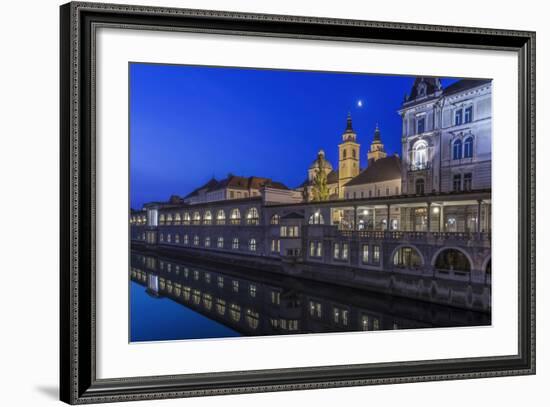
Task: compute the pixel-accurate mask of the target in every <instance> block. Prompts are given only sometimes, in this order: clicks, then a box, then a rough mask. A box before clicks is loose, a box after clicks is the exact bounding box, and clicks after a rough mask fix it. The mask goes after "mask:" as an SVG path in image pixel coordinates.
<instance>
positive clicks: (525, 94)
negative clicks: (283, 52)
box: [60, 2, 535, 404]
mask: <svg viewBox="0 0 550 407" xmlns="http://www.w3.org/2000/svg"><path fill="white" fill-rule="evenodd" d="M60 22H61V35H60V37H61V38H60V50H61V51H60V67H61V68H60V100H61V107H60V121H61V125H60V129H61V131H60V133H61V134H60V148H61V165H60V181H61V196H60V200H61V206H60V215H61V224H60V231H61V241H60V263H61V264H60V295H61V300H60V305H61V307H60V338H61V339H60V355H61V356H60V395H61V400H62V401H64V402H67V403H70V404H83V403H99V402H116V401H126V400H143V399H162V398H175V397H190V396H205V395H220V394H235V393H251V392H268V391H280V390H298V389H318V388H328V387H340V386H358V385H371V384H388V383H404V382H416V381H430V380H451V379H470V378H478V377H493V376H508V375H526V374H534V373H535V33H534V32H526V31H510V30H497V29H482V28H469V27H450V26H434V25H418V24H404V23H391V22H374V21H356V20H339V19H329V18H312V17H296V16H282V15H262V14H245V13H233V12H224V11H206V10H188V9H173V8H156V7H143V6H130V5H114V4H96V3H81V2H72V3H68V4H65V5H63V6H61V8H60ZM102 25H103V26H105V25H114V26H118V27H121V26H124V27H126V28H129V29H148V30H185V31H191V32H215V33H226V34H240V35H254V36H275V37H280V36H282V37H287V38H306V39H308V38H309V39H325V40H333V41H359V42H374V43H382V44H406V45H417V46H437V47H456V48H469V49H482V50H508V51H514V52H517V54H518V57H519V105H518V112H519V128H518V132H519V138H518V146H519V171H518V180H519V191H518V197H519V198H518V199H519V225H518V230H519V262H518V272H519V287H518V296H519V327H518V328H519V330H518V332H519V349H518V353H517V354H514V355H507V356H499V357H489V356H488V357H475V358H464V359H445V360H437V361H429V360H427V361H426V360H420V361H414V362H392V363H376V364H367V365H364V364H363V365H361V364H357V365H347V366H344V365H341V366H325V367H304V368H289V369H276V370H259V371H241V372H231V373H204V374H189V375H176V376H173V375H172V376H155V377H132V378H113V379H97V378H96V344H95V329H96V320H95V304H96V302H95V301H96V291H95V290H96V288H95V257H94V255H95V196H94V194H95V160H96V156H95V144H94V143H95V134H94V131H95V124H94V112H95V99H94V86H95V82H94V81H95V77H94V65H93V62H94V48H93V37H94V35H95V28H96V27H98V26H102Z"/></svg>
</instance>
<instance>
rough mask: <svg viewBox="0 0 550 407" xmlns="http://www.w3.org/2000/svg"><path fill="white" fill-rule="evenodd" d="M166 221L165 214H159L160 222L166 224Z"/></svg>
mask: <svg viewBox="0 0 550 407" xmlns="http://www.w3.org/2000/svg"><path fill="white" fill-rule="evenodd" d="M165 223H166V218H165V217H164V214H163V213H161V214H160V216H159V224H161V225H164V224H165Z"/></svg>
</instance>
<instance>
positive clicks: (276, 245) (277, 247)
mask: <svg viewBox="0 0 550 407" xmlns="http://www.w3.org/2000/svg"><path fill="white" fill-rule="evenodd" d="M280 251H281V241H280V240H279V239H272V240H271V252H272V253H279V252H280Z"/></svg>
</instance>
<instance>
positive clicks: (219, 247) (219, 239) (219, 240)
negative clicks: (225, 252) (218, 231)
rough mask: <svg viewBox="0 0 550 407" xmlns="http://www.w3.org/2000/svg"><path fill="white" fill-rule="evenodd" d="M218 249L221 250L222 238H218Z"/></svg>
mask: <svg viewBox="0 0 550 407" xmlns="http://www.w3.org/2000/svg"><path fill="white" fill-rule="evenodd" d="M218 249H223V237H221V236H220V237H218Z"/></svg>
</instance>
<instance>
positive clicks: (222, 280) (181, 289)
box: [130, 251, 490, 341]
mask: <svg viewBox="0 0 550 407" xmlns="http://www.w3.org/2000/svg"><path fill="white" fill-rule="evenodd" d="M130 278H131V280H132V281H133V282H135V283H137V284H138V285H139V286H138V285H136V286H135V287H137V288H139V287H141V290H140V289H137V290H136V289H134V288H133V289H132V291H131V296H133V297H134V298H131V304H132V305H131V332H132V334H131V340H132V341H140V340H162V339H164V340H169V339H189V338H197V337H198V338H201V337H209V338H211V337H227V336H235V335H239V334H240V335H246V336H260V335H280V334H296V333H313V332H317V333H321V332H343V331H370V330H387V329H404V328H407V329H410V328H427V327H453V326H474V325H488V324H490V316H489V315H487V314H484V313H479V312H473V311H466V310H461V309H457V308H452V307H446V306H441V305H434V304H429V303H426V302H422V301H414V300H410V299H404V298H398V297H391V296H386V295H381V294H377V293H371V292H368V291H364V290H358V289H352V288H344V287H338V286H333V285H329V284H326V283H318V282H313V281H309V280H302V279H296V278H291V277H286V276H282V275H277V274H269V273H265V272H262V271H254V270H252V271H251V270H236V269H221V268H217V267H208V268H204V267H199V266H195V265H192V264H191V263H186V262H183V261H181V260H177V259H174V258H168V257H158V256H155V255H152V254H148V253H143V252H139V251H132V252H131V269H130ZM133 286H134V285H133ZM142 297H143V298H142ZM159 298H168V299H170V300H171V301H170V302H173V303H177V304H178V305H177V306H176V307H172V308H170V309H165V308H163V307H165V306H164V305H162V306H161V305H160V303H159V301H158V299H159ZM136 300H138V301H139V304H140V305H139V306H140V307H141V308H139V309H140V310H141V311H138V305H136V304H138V302H136ZM182 308H183V309H184V310H182ZM143 310H146V312H147V316H145V315H143V314H144V311H143ZM178 310H180V311H185V312H178ZM160 318H169V319H170V324H167V325H165V326H162V327H159V324H155V319H157V321H160ZM199 325H200V329H199V330H198V331H197V329H195V328H198V327H199ZM197 332H198V333H197Z"/></svg>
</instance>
